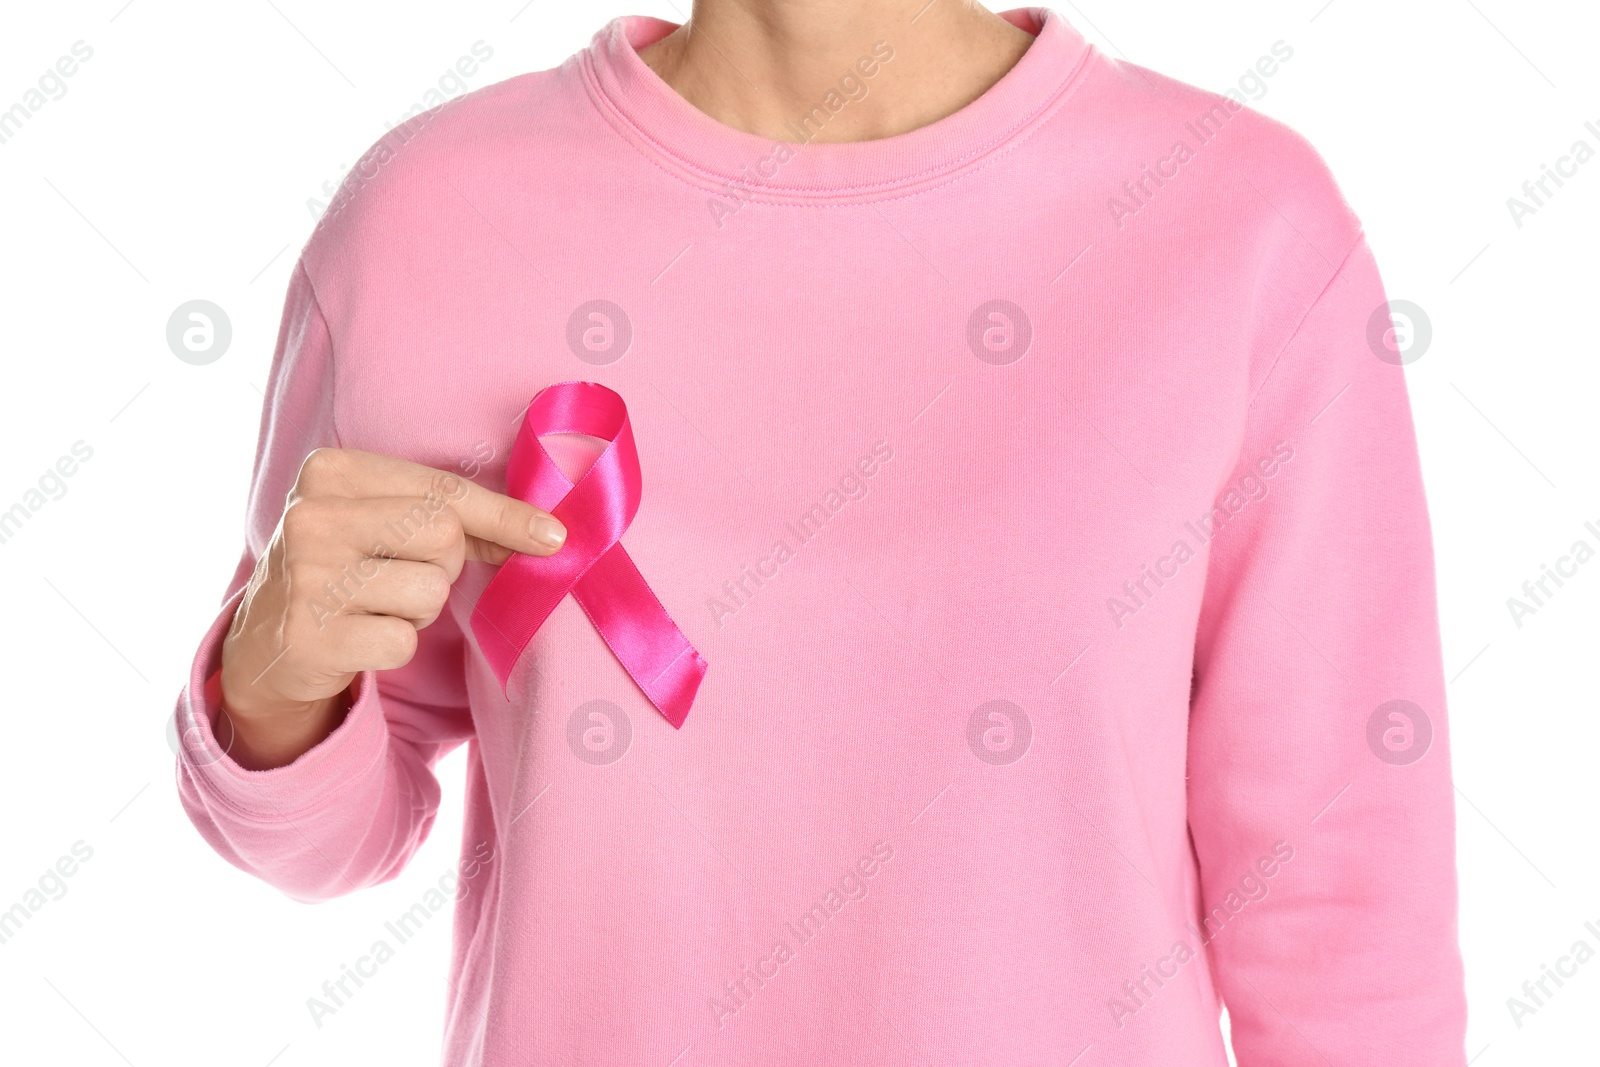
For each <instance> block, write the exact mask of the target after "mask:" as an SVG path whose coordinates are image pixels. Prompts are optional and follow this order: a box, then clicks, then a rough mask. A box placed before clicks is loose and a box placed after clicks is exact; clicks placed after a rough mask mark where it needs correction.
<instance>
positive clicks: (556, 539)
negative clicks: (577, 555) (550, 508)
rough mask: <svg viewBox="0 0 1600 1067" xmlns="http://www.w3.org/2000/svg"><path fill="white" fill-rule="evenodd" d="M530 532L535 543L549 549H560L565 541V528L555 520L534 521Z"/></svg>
mask: <svg viewBox="0 0 1600 1067" xmlns="http://www.w3.org/2000/svg"><path fill="white" fill-rule="evenodd" d="M532 532H533V539H534V540H535V541H538V542H539V543H540V544H543V545H549V546H550V547H551V548H560V547H561V546H562V545H564V544H566V541H567V528H566V527H565V526H563V525H561V524H560V523H559V522H557V521H556V520H555V519H534V520H533V531H532Z"/></svg>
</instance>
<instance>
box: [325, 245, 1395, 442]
mask: <svg viewBox="0 0 1600 1067" xmlns="http://www.w3.org/2000/svg"><path fill="white" fill-rule="evenodd" d="M1366 239H1367V233H1366V229H1365V228H1364V227H1363V228H1362V229H1360V230H1357V231H1356V239H1355V242H1354V243H1353V244H1351V245H1350V247H1349V249H1347V250H1346V251H1345V254H1344V255H1343V256H1342V257H1341V258H1340V260H1339V265H1338V266H1337V267H1335V268H1334V269H1333V273H1332V274H1330V275H1329V276H1328V280H1327V282H1325V283H1324V284H1323V286H1322V288H1321V289H1318V290H1317V295H1316V297H1315V298H1313V299H1312V301H1311V302H1310V303H1309V304H1307V305H1306V309H1305V311H1303V312H1301V313H1300V317H1299V319H1297V320H1296V321H1295V324H1294V329H1293V330H1291V331H1289V336H1288V337H1287V338H1286V339H1285V340H1284V342H1283V344H1282V345H1280V346H1279V347H1278V351H1277V354H1276V355H1274V356H1273V357H1272V362H1271V363H1270V364H1268V365H1267V373H1265V374H1263V375H1262V376H1261V382H1260V384H1259V385H1257V386H1256V387H1255V389H1254V390H1252V391H1251V393H1250V401H1249V403H1247V404H1245V411H1246V412H1249V411H1252V410H1254V408H1255V405H1256V400H1257V399H1258V398H1259V397H1260V396H1261V391H1262V390H1263V389H1265V388H1266V387H1267V383H1268V382H1269V381H1271V380H1272V375H1273V374H1274V372H1276V371H1277V369H1278V363H1279V362H1280V361H1281V360H1282V359H1283V354H1284V353H1285V352H1287V351H1288V350H1289V346H1290V345H1292V344H1294V342H1295V338H1297V337H1299V336H1300V330H1301V329H1302V328H1303V327H1304V326H1305V324H1306V319H1308V318H1310V317H1311V312H1312V311H1314V310H1316V307H1317V305H1318V304H1320V303H1322V298H1323V297H1324V296H1326V295H1327V293H1328V290H1329V289H1331V288H1333V283H1334V282H1336V281H1338V280H1339V276H1340V275H1341V274H1343V273H1344V268H1345V267H1346V265H1348V264H1349V262H1350V257H1351V256H1353V255H1355V254H1356V249H1358V248H1360V247H1361V245H1362V243H1363V242H1365V241H1366ZM330 342H331V338H330Z"/></svg>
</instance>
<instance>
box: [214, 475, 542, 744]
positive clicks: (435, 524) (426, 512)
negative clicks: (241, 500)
mask: <svg viewBox="0 0 1600 1067" xmlns="http://www.w3.org/2000/svg"><path fill="white" fill-rule="evenodd" d="M565 540H566V530H565V529H563V528H562V526H561V523H560V522H559V521H558V520H556V519H555V518H554V517H552V516H551V515H550V514H549V513H548V512H544V511H540V510H539V509H538V508H536V507H534V506H533V505H531V504H528V503H525V502H523V501H521V500H517V499H515V498H513V497H509V496H502V495H501V494H499V493H494V492H490V491H489V490H487V489H484V488H482V487H480V486H478V485H475V484H474V483H472V482H470V481H468V480H467V479H465V478H463V477H461V476H459V475H456V474H452V473H450V472H448V471H441V470H434V469H433V468H431V467H424V466H421V465H419V464H416V463H410V462H407V461H405V460H401V459H394V458H392V457H390V456H381V455H377V454H375V453H372V452H358V451H354V450H351V449H340V448H321V449H318V450H317V451H315V452H313V453H311V455H309V456H307V457H306V460H305V463H304V464H303V465H302V466H301V468H300V474H299V477H298V478H297V479H296V481H295V485H294V488H293V489H292V490H290V492H289V498H288V503H287V506H286V508H285V509H284V513H283V519H282V521H280V522H279V523H278V528H277V530H276V531H274V533H273V535H272V540H271V542H269V543H268V545H267V548H266V551H265V552H263V553H262V555H261V558H260V560H259V561H258V562H257V564H256V569H255V573H254V574H253V575H251V577H250V583H249V585H248V586H247V587H246V589H245V593H244V599H243V600H242V601H241V602H240V605H239V610H238V612H237V613H236V614H235V615H234V619H233V626H232V628H231V629H230V630H229V632H228V636H227V638H226V639H225V641H224V642H223V646H222V706H223V715H222V718H223V719H225V720H226V721H219V722H218V723H217V724H216V734H217V740H218V743H219V744H221V745H222V747H223V748H224V749H226V750H227V751H228V754H229V755H230V756H231V757H232V758H233V759H234V761H235V762H237V763H239V764H240V765H241V766H244V767H248V768H251V769H256V770H260V769H266V768H270V767H281V766H283V765H285V764H288V763H291V762H293V761H294V760H295V759H296V758H297V757H299V756H300V755H301V754H302V753H304V752H305V751H307V750H308V749H310V748H312V747H313V746H314V745H316V744H317V743H318V742H319V741H321V740H322V739H323V738H325V737H326V736H327V735H328V734H329V733H330V732H332V731H333V729H334V728H335V727H337V726H338V725H339V723H340V722H341V721H342V720H343V717H344V711H345V706H344V703H343V701H342V699H341V698H342V694H343V693H344V691H345V690H346V689H347V688H348V687H349V685H350V683H351V681H352V680H353V679H354V678H355V676H356V675H357V674H358V673H359V672H361V671H364V670H389V669H392V668H395V667H400V666H403V665H404V664H406V663H408V662H409V661H410V660H411V657H412V656H413V655H414V654H415V653H416V650H417V631H419V630H421V629H422V628H423V627H425V626H427V625H428V624H429V623H431V622H433V621H434V620H435V619H436V618H438V617H439V613H440V612H441V611H442V610H444V605H445V601H446V600H447V599H448V598H449V596H450V587H451V584H452V583H453V582H454V581H455V580H456V577H457V576H458V575H459V574H460V573H461V568H462V565H463V563H464V562H465V561H466V560H469V559H473V560H482V561H484V562H488V563H495V564H499V563H504V562H505V561H506V560H507V559H508V558H510V556H511V554H512V552H513V551H516V552H524V553H527V554H529V555H538V556H547V555H550V554H551V553H553V552H555V551H556V550H557V549H559V548H560V547H561V545H562V543H563V542H564V541H565Z"/></svg>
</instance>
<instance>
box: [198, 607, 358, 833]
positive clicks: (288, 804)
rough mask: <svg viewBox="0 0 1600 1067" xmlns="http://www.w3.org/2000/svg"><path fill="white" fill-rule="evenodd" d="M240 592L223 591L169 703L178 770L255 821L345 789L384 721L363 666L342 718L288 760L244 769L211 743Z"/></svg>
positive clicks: (282, 815)
mask: <svg viewBox="0 0 1600 1067" xmlns="http://www.w3.org/2000/svg"><path fill="white" fill-rule="evenodd" d="M243 598H244V590H243V589H240V590H239V591H238V592H236V593H234V595H233V596H231V597H229V598H228V600H227V602H226V603H225V604H224V605H223V607H222V611H221V613H220V614H219V615H218V616H217V618H216V620H215V621H214V622H213V623H212V624H211V628H210V629H209V630H207V631H206V635H205V637H204V639H202V641H201V643H200V648H199V650H198V651H197V652H196V653H195V657H194V662H193V664H192V666H191V667H190V672H189V684H188V685H187V686H186V687H185V688H184V691H183V693H182V694H180V695H179V697H178V706H177V710H176V711H175V713H174V714H175V717H176V727H177V729H176V733H177V744H176V746H175V747H176V748H177V750H178V765H179V773H180V774H184V775H186V776H187V777H188V778H189V779H190V780H191V781H192V782H193V783H194V786H195V788H196V789H198V790H199V791H200V792H202V793H203V794H204V795H205V796H207V797H209V798H210V799H211V800H213V801H214V802H218V803H221V804H222V805H224V806H226V807H228V808H230V809H232V810H233V811H234V812H236V813H238V814H240V815H243V816H246V817H249V818H252V819H255V820H258V821H263V822H281V821H283V820H286V819H292V818H295V817H297V816H300V815H303V814H305V813H306V811H307V810H308V809H312V808H315V807H317V806H318V805H319V804H321V803H322V802H324V801H326V800H327V799H328V798H329V797H331V796H332V795H333V794H335V793H336V792H341V791H345V790H348V789H349V788H350V787H351V786H352V785H354V784H356V783H357V782H358V781H360V780H361V779H363V778H364V777H365V776H366V775H367V774H369V773H371V772H372V771H373V770H374V769H375V768H376V767H378V766H379V765H380V763H381V762H382V760H383V758H384V755H385V753H386V751H387V748H388V725H387V723H386V722H385V720H384V717H383V709H382V707H381V705H380V702H379V699H378V686H377V678H376V674H375V673H374V672H373V671H363V672H361V673H360V674H359V675H357V676H356V680H355V682H354V683H352V685H351V687H350V695H349V700H350V709H349V711H348V712H347V713H346V714H345V718H344V721H343V722H341V723H340V724H339V725H338V727H336V728H335V729H334V731H333V732H332V733H330V734H329V735H328V736H327V737H325V738H323V740H322V741H320V742H318V743H317V745H316V746H315V747H313V748H311V749H310V750H308V751H307V752H305V753H304V754H302V755H301V756H300V757H299V758H298V759H296V760H295V761H294V762H293V763H289V764H286V765H285V766H282V767H274V768H272V769H270V770H264V771H258V770H249V769H247V768H245V767H242V766H240V765H239V764H238V763H236V762H234V760H233V759H232V757H230V756H229V755H228V753H227V751H226V750H225V749H224V748H223V747H222V745H221V744H219V743H218V741H217V738H216V734H215V733H214V726H215V723H216V722H217V716H218V714H219V711H220V708H221V704H222V680H221V670H222V642H223V639H224V638H225V637H226V636H227V634H228V630H229V628H230V627H231V626H232V624H233V617H234V613H235V612H236V611H237V610H238V607H239V603H240V601H241V600H243Z"/></svg>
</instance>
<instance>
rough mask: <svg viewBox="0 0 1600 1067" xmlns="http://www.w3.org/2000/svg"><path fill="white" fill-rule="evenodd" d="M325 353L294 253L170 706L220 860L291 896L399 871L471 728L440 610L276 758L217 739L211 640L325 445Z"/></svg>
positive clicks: (194, 797) (224, 627)
mask: <svg viewBox="0 0 1600 1067" xmlns="http://www.w3.org/2000/svg"><path fill="white" fill-rule="evenodd" d="M332 361H333V351H332V339H331V337H330V335H329V331H328V325H327V323H326V321H325V320H324V319H323V316H322V312H321V309H320V308H319V307H318V305H317V298H316V294H315V292H314V290H313V288H312V284H311V279H310V277H309V275H308V274H307V272H306V269H305V265H304V263H303V262H302V263H299V264H297V265H296V267H295V271H294V274H293V276H292V277H291V279H290V282H289V288H288V294H287V297H286V299H285V303H284V309H283V318H282V321H281V324H280V327H279V333H278V341H277V347H276V350H275V351H274V354H273V360H272V369H271V372H270V375H269V377H268V381H267V388H266V393H265V401H264V405H263V410H262V419H261V432H260V437H259V439H258V444H257V449H256V461H255V473H254V478H253V480H252V484H251V490H250V497H249V508H248V516H247V519H248V521H247V530H246V538H245V549H244V553H243V556H242V558H241V560H240V562H239V566H238V569H237V571H236V572H235V573H234V576H233V580H232V582H231V583H230V584H229V586H228V591H227V596H226V597H225V599H224V603H223V607H222V610H221V612H220V613H219V614H218V615H217V617H216V619H215V621H214V622H213V623H212V625H211V627H210V629H209V630H208V631H207V633H206V634H205V636H204V638H203V639H202V640H201V642H200V647H199V650H198V652H197V653H196V655H195V658H194V661H193V665H192V668H191V670H190V676H189V681H188V685H187V686H186V687H185V688H184V690H183V692H182V693H181V694H180V695H179V698H178V704H177V709H176V712H175V717H176V728H177V735H178V737H179V739H180V743H179V744H178V746H177V748H178V759H177V785H178V794H179V798H180V799H181V801H182V804H183V807H184V810H185V811H186V812H187V813H188V816H189V818H190V820H191V821H192V822H193V823H194V825H195V827H196V828H197V829H198V830H199V831H200V834H201V836H203V837H204V838H205V839H206V841H207V842H208V843H209V844H210V845H211V847H212V848H213V849H215V850H216V851H217V852H218V853H219V854H220V855H221V856H222V857H223V858H224V859H226V860H227V861H228V862H230V863H232V864H233V865H234V866H236V867H238V868H240V869H241V870H244V871H247V872H249V873H251V874H254V875H256V876H257V877H259V878H261V879H263V880H264V881H266V882H268V883H269V884H271V885H274V886H276V887H278V888H279V889H281V890H283V891H284V893H286V894H287V895H288V896H290V897H292V898H294V899H296V900H302V901H307V902H310V901H318V900H325V899H328V898H330V897H335V896H339V895H342V894H344V893H348V892H351V891H352V890H355V889H359V888H361V887H363V886H367V885H373V884H376V883H378V882H383V881H387V880H388V879H391V878H393V877H394V876H395V875H397V874H399V872H400V870H401V868H402V867H403V866H404V865H405V863H406V861H407V860H408V859H409V858H410V857H411V854H412V853H413V852H415V851H416V849H417V848H418V847H419V846H420V845H421V844H422V842H423V840H424V839H426V837H427V834H428V831H429V829H430V828H431V827H432V825H433V819H434V816H435V813H436V812H437V810H438V805H439V785H438V782H437V780H436V779H435V778H434V775H433V770H432V768H433V766H434V765H435V764H436V763H437V762H438V760H439V759H440V758H441V757H442V756H443V755H444V754H445V753H446V752H448V751H449V750H450V749H451V748H453V747H454V746H455V745H457V744H459V743H460V742H461V741H463V740H465V739H466V738H467V737H468V735H469V734H470V732H471V718H470V714H469V712H468V710H467V697H466V691H465V678H464V665H463V654H464V647H465V646H464V640H465V639H464V637H463V635H462V633H461V631H460V628H459V627H458V626H457V625H456V624H455V623H454V621H453V619H452V616H451V615H450V613H449V612H445V613H443V614H441V615H440V617H439V619H438V621H437V622H435V623H434V624H433V625H431V626H429V627H427V628H426V629H424V630H422V631H421V633H420V637H419V641H418V648H417V652H416V655H415V656H414V657H413V659H412V660H411V662H410V663H408V664H407V665H406V666H405V667H402V668H399V669H397V670H390V671H384V672H382V673H381V674H379V673H377V672H373V671H367V672H363V673H362V674H360V675H358V676H357V678H356V681H355V682H354V683H353V684H352V685H351V687H350V689H349V690H347V692H346V694H345V699H346V704H347V707H348V711H347V714H346V716H345V718H344V720H343V721H342V722H341V723H340V725H339V726H338V727H337V728H336V729H335V730H334V731H333V732H332V733H331V734H329V736H328V737H327V738H325V739H324V740H323V741H322V742H321V743H319V744H318V745H317V746H316V747H314V748H312V749H311V750H310V751H308V752H306V753H305V754H304V755H302V756H301V757H300V758H299V759H297V760H295V761H294V762H293V763H291V764H288V765H287V766H284V767H278V768H274V769H272V770H265V771H256V770H247V769H245V768H243V767H241V766H240V765H239V764H237V763H235V762H234V761H233V760H232V759H231V758H230V757H229V756H228V755H227V753H226V752H224V751H223V750H222V748H221V746H220V745H219V744H218V742H217V739H216V735H215V734H214V732H213V727H214V725H215V724H216V721H217V712H218V703H219V700H220V696H221V685H220V682H219V680H218V671H219V670H220V668H221V649H222V641H223V638H224V637H226V636H227V633H228V629H229V627H230V626H231V624H232V621H233V616H234V612H235V609H236V608H237V607H238V605H239V602H240V601H241V600H242V599H243V592H244V587H245V584H246V583H247V582H248V580H249V578H250V575H251V573H252V571H253V570H254V568H255V564H256V560H257V559H258V558H259V556H260V555H261V553H262V552H263V551H264V549H265V547H266V545H267V543H268V541H269V540H270V538H271V536H272V534H273V531H274V530H275V529H276V528H277V525H278V521H279V519H280V518H281V517H282V514H283V510H284V502H285V498H286V496H287V494H288V492H289V489H290V488H291V487H292V486H293V484H294V482H295V478H296V477H297V475H298V473H299V470H300V465H301V463H302V462H303V461H304V460H305V457H306V456H307V455H308V454H310V452H311V451H312V450H314V449H316V448H319V447H323V446H336V445H337V444H338V440H337V432H336V430H335V427H334V422H333V400H332V396H333V362H332Z"/></svg>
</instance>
